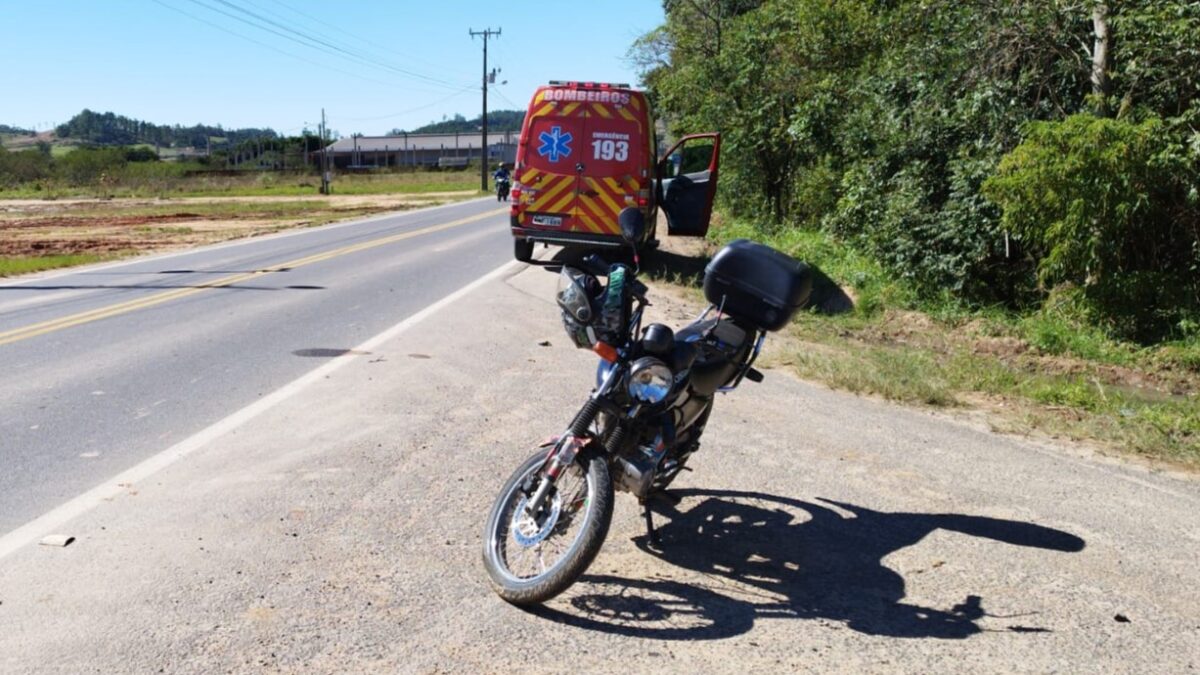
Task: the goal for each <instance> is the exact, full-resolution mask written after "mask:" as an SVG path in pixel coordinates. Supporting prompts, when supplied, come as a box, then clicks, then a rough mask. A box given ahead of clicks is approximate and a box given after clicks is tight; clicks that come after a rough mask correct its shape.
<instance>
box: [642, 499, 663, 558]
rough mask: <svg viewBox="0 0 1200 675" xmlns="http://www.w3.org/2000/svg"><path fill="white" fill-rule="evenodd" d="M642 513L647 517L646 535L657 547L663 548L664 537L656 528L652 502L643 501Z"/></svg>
mask: <svg viewBox="0 0 1200 675" xmlns="http://www.w3.org/2000/svg"><path fill="white" fill-rule="evenodd" d="M642 508H643V510H642V515H643V516H644V517H645V518H646V537H647V538H648V539H649V540H650V543H651V544H652V545H653V546H654V547H655V548H659V549H661V548H662V539H659V537H658V530H656V529H654V516H652V515H651V514H650V504H649V503H647V502H643V503H642Z"/></svg>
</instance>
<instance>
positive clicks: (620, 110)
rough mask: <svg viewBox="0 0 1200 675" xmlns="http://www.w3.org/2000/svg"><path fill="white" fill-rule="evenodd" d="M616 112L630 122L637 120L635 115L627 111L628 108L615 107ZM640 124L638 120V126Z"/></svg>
mask: <svg viewBox="0 0 1200 675" xmlns="http://www.w3.org/2000/svg"><path fill="white" fill-rule="evenodd" d="M617 112H618V113H620V114H621V117H624V118H625V119H627V120H629V121H630V122H637V121H638V119H637V118H636V117H634V115H633V113H631V112H629V109H628V108H617ZM641 126H642V125H641V123H640V122H638V127H639V128H640V127H641Z"/></svg>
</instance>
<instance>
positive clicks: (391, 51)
mask: <svg viewBox="0 0 1200 675" xmlns="http://www.w3.org/2000/svg"><path fill="white" fill-rule="evenodd" d="M244 1H245V2H248V3H249V4H250V5H252V6H254V7H258V8H259V9H263V8H262V6H261V5H259V4H258V3H256V2H253V0H244ZM270 1H271V2H272V3H274V4H276V5H279V6H280V7H283V8H284V9H287V10H288V11H291V12H294V13H295V14H298V15H300V16H302V17H305V18H307V19H308V20H309V21H311V22H312V23H315V24H317V25H318V26H320V27H322V28H325V29H328V30H333V31H336V32H338V33H341V34H342V35H345V36H346V37H349V38H351V39H353V40H356V41H358V42H363V43H366V44H369V45H371V46H373V47H376V48H377V49H380V50H382V51H383V52H385V53H388V54H393V55H395V56H399V57H400V58H403V59H408V60H411V61H415V62H417V63H421V64H424V65H427V66H430V67H431V68H435V69H438V70H445V69H446V64H444V63H434V62H432V61H426V60H425V59H422V58H421V57H419V56H414V55H413V54H409V53H406V52H401V51H397V50H396V49H393V48H391V47H388V46H386V45H383V44H380V43H378V42H375V41H373V40H370V39H368V38H365V37H363V36H362V35H359V34H357V33H351V32H350V31H347V30H345V29H343V28H340V27H338V26H337V25H334V24H332V23H329V22H327V21H325V20H323V19H321V18H320V17H316V16H313V15H311V14H308V13H306V12H304V11H302V10H300V9H297V8H295V7H292V6H291V5H289V4H287V3H286V2H283V1H282V0H270ZM264 11H266V10H264ZM453 74H455V75H458V74H462V73H460V72H458V71H456V72H455V73H453ZM464 76H465V75H464Z"/></svg>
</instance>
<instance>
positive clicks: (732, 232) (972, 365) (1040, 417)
mask: <svg viewBox="0 0 1200 675" xmlns="http://www.w3.org/2000/svg"><path fill="white" fill-rule="evenodd" d="M739 237H754V238H756V239H758V240H760V241H764V242H765V243H768V244H770V245H771V246H773V247H775V248H778V249H779V250H782V251H785V252H787V253H788V254H790V255H793V256H795V257H797V258H800V259H802V260H809V261H819V262H818V263H817V265H818V267H817V270H816V271H817V274H816V284H815V286H814V294H813V301H812V304H813V305H815V306H817V307H820V306H822V305H826V306H828V303H830V302H831V301H833V300H836V297H835V296H836V295H837V294H838V293H842V292H846V291H848V292H850V293H852V294H853V296H854V309H853V311H850V312H847V313H840V314H834V313H825V312H820V311H813V312H804V313H801V315H800V316H799V317H798V318H797V319H796V321H795V322H793V324H792V325H791V326H790V327H789V328H788V329H787V330H786V331H785V333H784V336H783V339H782V340H780V341H776V342H775V343H776V345H777V346H776V347H775V348H774V349H772V350H770V351H769V352H768V354H767V357H766V358H767V362H768V363H774V364H777V365H787V366H789V367H791V368H793V369H794V370H795V371H796V372H797V373H798V374H799V375H800V376H801V377H805V378H809V379H813V380H818V381H821V382H824V383H826V384H828V385H829V386H831V387H835V388H838V389H845V390H847V391H851V392H855V393H860V394H871V395H875V396H881V397H883V398H886V399H889V400H894V401H900V402H904V403H913V404H920V405H931V406H937V407H950V408H955V407H960V406H964V405H973V406H982V407H983V408H984V409H986V410H988V411H989V412H991V413H993V415H992V417H993V419H994V420H995V421H994V424H995V425H996V426H997V427H999V428H1001V429H1005V430H1019V431H1029V430H1040V431H1043V432H1045V433H1048V434H1053V435H1060V436H1065V437H1068V438H1073V439H1080V440H1090V441H1097V442H1100V443H1101V444H1104V445H1107V446H1109V447H1115V448H1119V449H1121V450H1123V451H1129V452H1134V453H1137V454H1141V455H1145V456H1148V457H1153V458H1156V459H1166V460H1169V461H1172V462H1178V463H1180V464H1184V465H1189V466H1193V467H1200V403H1198V402H1197V397H1198V396H1200V340H1195V339H1190V340H1178V341H1174V342H1168V343H1162V344H1158V345H1155V346H1150V347H1143V346H1139V345H1135V344H1131V343H1129V342H1124V341H1121V340H1117V339H1114V338H1112V337H1111V336H1109V335H1108V334H1106V333H1105V332H1104V331H1103V330H1101V329H1100V328H1098V327H1096V326H1095V325H1093V324H1092V322H1091V318H1090V315H1089V314H1088V313H1087V310H1086V307H1087V303H1086V302H1085V301H1082V300H1081V299H1080V298H1079V296H1078V294H1077V293H1071V292H1067V293H1057V294H1055V295H1053V296H1052V297H1051V298H1050V299H1049V300H1048V301H1047V302H1045V303H1044V304H1043V305H1042V306H1041V307H1040V308H1039V309H1038V310H1037V311H1030V312H1026V313H1013V312H1010V311H1005V310H1003V309H1000V308H990V309H967V308H963V307H962V306H960V305H956V304H954V303H952V302H941V303H935V302H930V301H929V300H927V299H925V298H923V297H922V296H921V295H920V294H919V293H917V292H916V290H915V289H914V288H913V284H912V282H911V281H908V280H905V279H902V278H899V277H898V276H897V275H894V274H892V273H891V272H889V271H888V270H887V269H886V268H885V267H884V266H883V265H882V264H881V263H880V262H879V261H877V260H874V259H872V258H871V257H869V256H866V255H863V254H862V253H861V252H859V251H857V250H856V249H855V248H854V247H850V246H846V245H844V244H842V243H840V242H839V241H838V240H837V239H836V238H835V236H834V235H832V234H830V233H828V232H822V231H818V230H805V229H797V228H787V227H779V228H776V229H774V230H772V231H770V232H763V231H762V229H761V227H760V226H759V225H757V224H754V223H751V222H749V221H745V220H733V221H729V222H725V223H722V224H720V225H719V226H717V227H716V228H714V229H713V230H712V231H711V233H710V238H711V239H712V240H713V243H714V244H719V243H721V242H724V241H728V240H730V239H734V238H739ZM830 279H837V280H840V283H841V284H845V286H839V284H837V283H833V282H832V281H829V280H830Z"/></svg>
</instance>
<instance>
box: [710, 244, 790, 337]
mask: <svg viewBox="0 0 1200 675" xmlns="http://www.w3.org/2000/svg"><path fill="white" fill-rule="evenodd" d="M811 292H812V273H811V271H810V270H809V268H808V265H805V264H804V263H802V262H800V261H798V260H796V259H795V258H792V257H791V256H789V255H786V254H784V253H780V252H779V251H776V250H775V249H773V248H771V247H770V246H764V245H763V244H759V243H757V242H753V241H750V240H749V239H737V240H734V241H731V242H729V244H728V245H726V246H725V248H722V249H721V250H720V251H717V255H715V256H714V257H713V259H712V261H711V262H709V263H708V267H706V268H705V269H704V297H706V298H708V301H709V302H711V303H712V304H714V305H716V306H717V307H719V308H721V311H723V312H724V313H725V314H728V315H729V316H732V317H733V318H734V319H739V320H741V321H743V322H748V323H750V324H753V325H754V326H757V327H758V328H759V329H760V330H768V331H775V330H779V329H780V328H783V327H784V326H786V325H787V324H788V322H789V321H791V320H792V315H794V314H795V313H796V310H798V309H800V308H801V307H802V306H804V303H806V302H808V295H809V293H811Z"/></svg>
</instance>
